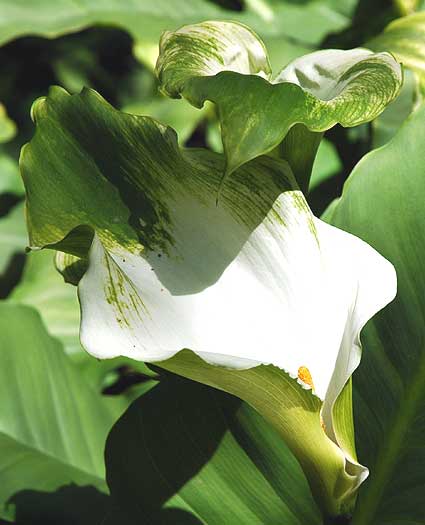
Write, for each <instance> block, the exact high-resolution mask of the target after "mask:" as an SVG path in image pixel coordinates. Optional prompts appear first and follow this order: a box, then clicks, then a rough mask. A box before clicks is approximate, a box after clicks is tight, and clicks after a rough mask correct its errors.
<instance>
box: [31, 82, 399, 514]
mask: <svg viewBox="0 0 425 525" xmlns="http://www.w3.org/2000/svg"><path fill="white" fill-rule="evenodd" d="M33 116H34V118H35V120H36V123H37V131H36V134H35V137H34V138H33V140H32V141H31V143H30V144H29V145H27V146H26V147H25V148H24V150H23V152H22V157H21V170H22V175H23V178H24V182H25V185H26V191H27V195H28V203H27V209H28V226H29V231H30V244H31V246H33V247H54V248H57V249H60V250H63V251H66V252H68V253H71V254H76V255H79V256H87V252H88V250H89V248H90V244H91V248H90V253H89V267H88V270H87V272H86V273H85V275H84V276H83V278H82V280H81V281H80V284H79V298H80V302H81V306H82V314H83V315H82V327H81V337H82V342H83V345H84V346H85V348H86V349H87V350H88V351H89V352H90V353H91V354H92V355H94V356H96V357H99V358H112V357H116V356H119V355H122V356H127V357H130V358H134V359H139V360H142V361H148V362H159V361H160V362H161V363H160V366H163V367H165V368H171V369H172V370H173V371H177V372H179V373H181V374H183V375H186V376H188V377H190V378H192V379H195V380H198V381H202V382H205V383H207V384H211V385H214V386H215V387H217V388H221V389H223V390H226V391H229V392H231V393H234V394H236V395H238V396H239V397H241V398H242V399H245V400H247V401H248V402H249V403H250V404H251V405H253V406H254V407H255V408H256V409H257V410H258V411H259V412H260V413H261V414H263V415H264V416H265V417H266V418H267V419H268V420H269V422H270V423H271V424H272V425H273V426H274V427H275V428H276V429H277V430H278V432H280V434H281V435H282V437H283V438H284V439H285V440H286V441H287V443H288V445H289V446H290V448H291V450H292V451H293V453H294V454H295V455H296V456H297V458H298V459H299V461H300V462H301V464H302V465H303V467H304V470H305V472H306V475H307V477H308V478H309V482H310V484H311V487H312V490H313V492H314V495H315V497H316V498H317V500H318V502H319V504H320V505H322V507H323V508H324V511H325V512H327V513H330V514H337V513H339V512H341V511H342V510H344V509H345V508H346V507H347V506H348V505H350V504H351V498H352V495H353V491H355V489H356V487H357V486H358V484H359V483H360V482H361V481H362V480H363V479H364V477H365V475H366V470H365V469H364V467H362V466H360V465H359V464H358V463H357V462H356V459H355V457H353V455H352V454H351V452H350V450H351V448H352V447H351V448H350V450H347V451H345V450H341V449H339V448H338V447H337V446H336V443H337V435H336V433H335V431H334V430H335V429H336V427H335V429H334V423H333V417H332V408H333V404H334V402H335V400H336V399H337V397H338V396H339V394H340V392H341V391H342V389H343V387H344V385H345V383H346V382H347V380H348V379H349V377H350V375H351V373H352V371H353V370H354V369H355V368H356V366H357V364H358V361H359V359H360V345H359V342H358V334H359V331H360V330H361V328H362V326H363V325H364V324H365V322H366V321H367V320H368V319H369V318H370V317H371V316H372V315H373V314H374V313H375V312H376V311H377V310H379V309H380V308H382V307H383V306H384V305H385V304H387V303H388V302H389V301H390V300H391V299H392V298H393V297H394V294H395V276H394V272H393V268H392V267H391V265H389V264H388V263H387V261H385V260H384V259H383V258H381V257H380V256H379V255H378V254H377V253H376V252H374V251H373V250H371V248H370V247H369V246H367V245H366V244H364V243H362V242H361V241H360V240H358V239H356V238H354V237H352V236H348V235H346V234H345V233H343V232H341V231H339V230H337V229H335V228H331V227H330V226H328V225H326V224H324V223H322V222H320V221H318V220H317V219H315V218H314V217H313V216H312V214H311V212H310V210H309V208H308V206H307V205H306V202H305V200H304V197H303V196H302V194H301V192H300V191H299V190H298V189H297V187H296V184H295V181H294V179H293V176H292V173H291V171H290V169H289V167H288V165H287V163H286V162H284V161H281V160H276V159H273V158H271V157H266V156H264V157H260V158H258V159H256V160H255V161H253V162H251V163H249V164H247V165H246V166H243V167H242V168H241V169H240V170H238V171H237V172H236V173H235V174H234V176H233V177H232V178H231V180H230V181H229V183H228V184H227V185H226V187H225V188H224V189H223V194H222V201H221V203H220V205H219V206H217V205H216V201H215V195H216V191H217V188H218V185H219V181H220V178H221V173H222V169H223V160H224V159H223V158H222V156H221V155H217V154H214V153H211V152H208V151H205V150H201V149H194V150H180V149H179V148H178V145H177V139H176V135H175V133H174V132H173V130H171V129H170V128H167V127H165V126H163V125H161V124H159V123H158V122H156V121H154V120H152V119H149V118H147V117H137V116H133V115H127V114H125V113H121V112H119V111H116V110H114V109H113V108H112V107H111V106H110V105H108V104H107V103H106V102H105V101H104V100H103V99H102V98H101V97H100V96H99V95H98V94H97V93H95V92H93V91H91V90H85V91H83V92H82V94H81V95H74V96H69V95H68V94H67V93H66V92H64V91H63V90H62V89H60V88H53V89H52V90H51V92H50V95H49V97H48V98H46V99H40V100H39V101H37V102H36V103H35V105H34V107H33ZM64 151H66V155H64V154H63V152H64ZM53 181H54V184H53ZM93 232H94V236H93ZM253 297H255V303H253V300H252V298H253ZM324 297H325V298H326V302H324V299H323V298H324ZM212 319H213V320H214V321H213V322H212ZM282 320H285V321H284V324H282ZM306 323H307V325H308V326H309V330H305V326H306ZM185 348H189V349H191V350H193V351H194V352H196V353H197V354H199V356H200V357H198V356H197V355H195V354H194V353H193V352H191V351H189V350H187V351H186V352H182V353H179V351H180V350H182V349H185ZM176 354H178V355H176ZM169 358H171V360H168V359H169ZM164 360H167V361H164ZM269 363H271V365H269ZM261 364H263V365H262V366H260V365H261ZM266 365H269V366H266ZM272 365H275V366H272ZM223 367H226V368H230V369H229V370H226V369H225V368H223ZM277 367H279V368H277ZM297 377H298V381H297ZM264 382H269V383H271V385H273V388H272V387H271V386H270V388H268V389H266V390H265V389H264ZM313 384H314V393H312V391H311V388H312V387H313ZM303 387H304V388H307V390H305V389H304V388H303ZM316 396H317V397H316ZM322 405H323V406H322ZM277 407H279V408H278V409H277ZM321 415H322V417H323V419H324V424H325V429H326V432H324V431H323V429H322V426H321V422H320V416H321ZM312 436H314V439H313V437H312ZM352 438H353V436H351V439H352ZM344 439H345V437H344ZM352 445H353V443H352Z"/></svg>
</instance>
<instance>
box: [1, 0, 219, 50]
mask: <svg viewBox="0 0 425 525" xmlns="http://www.w3.org/2000/svg"><path fill="white" fill-rule="evenodd" d="M52 13H54V16H52ZM224 13H227V12H226V11H224V10H223V9H220V8H219V7H217V6H215V5H214V4H212V3H211V2H207V1H205V0H173V1H172V2H171V3H170V1H169V0H155V2H152V0H139V1H138V2H134V1H131V0H103V1H102V2H92V1H91V0H80V1H79V2H78V3H77V2H74V1H73V0H54V1H53V0H38V1H37V2H36V3H34V2H32V3H29V2H28V1H27V0H2V1H1V18H0V44H4V43H5V42H8V41H9V40H12V39H14V38H17V37H20V36H23V35H39V36H45V37H49V38H55V37H57V36H59V35H62V34H64V33H71V32H75V31H80V30H81V29H83V28H86V27H89V26H91V25H94V24H104V25H105V24H108V25H112V26H117V27H121V28H123V29H125V30H126V31H128V32H129V33H130V34H131V35H132V36H133V37H134V38H136V39H137V37H138V36H140V37H141V38H144V39H147V40H148V41H151V42H157V41H158V39H159V36H160V34H161V32H162V31H163V30H164V29H165V28H167V27H178V26H180V25H183V24H186V23H188V22H189V21H191V22H195V21H200V20H202V19H205V18H209V17H216V16H220V15H221V16H223V14H224Z"/></svg>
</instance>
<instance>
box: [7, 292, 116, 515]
mask: <svg viewBox="0 0 425 525" xmlns="http://www.w3.org/2000/svg"><path fill="white" fill-rule="evenodd" d="M0 375H1V378H0V379H1V380H0V395H1V399H2V408H1V410H0V478H1V484H0V504H1V515H3V516H4V517H7V516H12V515H13V514H15V513H16V514H17V516H19V515H22V517H24V516H25V518H26V519H24V520H23V522H25V523H29V522H30V523H32V522H34V523H35V522H36V520H37V519H38V520H42V519H44V520H45V522H49V521H48V520H53V521H52V522H56V523H58V522H60V523H66V524H68V523H69V524H70V523H75V521H72V519H75V515H77V516H78V515H80V517H81V516H85V515H86V514H87V515H88V516H90V517H91V520H92V521H91V523H93V522H94V520H95V519H99V513H106V511H105V508H104V506H103V505H104V504H102V506H98V503H99V500H100V501H102V499H103V498H102V494H101V493H105V492H107V488H106V486H105V482H104V466H103V458H102V451H103V444H104V441H105V438H106V435H107V433H108V431H109V429H110V428H111V426H112V424H113V422H114V419H115V417H116V415H117V412H115V411H114V412H112V411H111V410H110V409H109V408H108V406H107V404H106V403H105V402H104V401H103V400H102V399H101V397H100V396H99V395H98V394H97V393H96V392H95V391H93V390H91V389H90V388H89V387H88V386H87V385H86V384H85V383H84V380H83V379H82V376H81V375H80V374H79V372H78V370H77V369H76V368H75V367H74V366H73V364H72V363H71V361H69V359H68V358H67V357H66V355H65V354H64V353H63V350H62V347H61V345H60V344H59V342H58V341H57V340H55V339H53V338H52V337H50V336H49V335H48V333H47V332H46V329H45V328H44V326H43V324H42V322H41V320H40V317H39V316H38V314H37V313H36V312H35V310H33V309H32V308H30V307H26V306H20V305H12V304H8V303H5V302H3V303H1V304H0ZM61 491H62V492H61ZM99 491H100V492H99ZM67 492H68V496H69V497H68V498H66V497H65V496H66V493H67ZM87 492H88V493H89V494H92V496H93V497H91V498H89V497H86V505H87V507H84V504H83V503H82V501H84V495H85V494H86V493H87ZM64 493H65V494H64ZM49 494H51V496H50V497H49ZM61 494H62V496H61ZM61 498H62V499H61ZM81 498H83V499H81ZM58 500H59V501H62V504H63V505H64V506H63V507H62V508H61V507H59V508H57V507H56V506H55V501H58ZM49 502H50V504H49ZM8 503H9V505H7V504H8ZM78 505H80V507H79V508H75V507H76V506H78ZM55 507H56V508H55ZM52 514H53V515H52ZM88 522H89V521H86V523H88ZM78 523H80V522H78ZM83 523H84V521H83Z"/></svg>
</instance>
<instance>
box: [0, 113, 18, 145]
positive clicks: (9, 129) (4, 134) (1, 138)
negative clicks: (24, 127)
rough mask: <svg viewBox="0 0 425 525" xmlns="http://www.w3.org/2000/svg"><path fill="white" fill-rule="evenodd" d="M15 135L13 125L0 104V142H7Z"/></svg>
mask: <svg viewBox="0 0 425 525" xmlns="http://www.w3.org/2000/svg"><path fill="white" fill-rule="evenodd" d="M15 133H16V126H15V123H14V122H13V121H12V120H10V118H9V117H8V116H7V113H6V109H5V107H4V106H3V104H0V142H7V141H8V140H10V139H12V138H13V137H14V136H15Z"/></svg>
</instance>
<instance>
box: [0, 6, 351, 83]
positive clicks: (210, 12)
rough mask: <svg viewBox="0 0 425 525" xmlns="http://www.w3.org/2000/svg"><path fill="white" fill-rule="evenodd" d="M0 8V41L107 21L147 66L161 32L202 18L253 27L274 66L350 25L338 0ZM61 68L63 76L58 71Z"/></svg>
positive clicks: (50, 34) (153, 57)
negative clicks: (240, 6) (234, 6)
mask: <svg viewBox="0 0 425 525" xmlns="http://www.w3.org/2000/svg"><path fill="white" fill-rule="evenodd" d="M1 10H2V11H1V18H0V45H1V44H4V43H5V42H7V41H9V40H12V39H14V38H18V37H20V36H25V35H40V36H46V37H49V38H53V37H57V36H60V35H62V34H66V33H71V32H75V31H79V30H81V29H83V28H86V27H89V26H91V25H95V24H97V25H99V24H102V25H106V24H107V25H113V26H117V27H120V28H122V29H124V30H126V31H128V32H129V33H130V34H131V36H132V37H133V38H134V39H135V41H136V46H135V54H136V56H137V57H138V58H139V59H140V60H141V61H142V63H144V64H147V65H148V66H150V67H152V66H153V65H154V64H155V60H156V57H157V54H158V40H159V37H160V35H161V33H162V32H163V31H165V30H170V29H177V28H178V27H180V26H182V25H184V24H190V23H195V22H201V21H203V20H207V19H213V18H214V19H222V20H225V19H228V18H230V19H232V20H236V21H240V22H242V23H245V24H248V25H250V26H252V27H253V28H254V29H255V30H256V31H257V32H258V33H259V34H260V35H261V36H262V37H263V38H264V40H265V42H266V43H267V46H268V49H269V51H270V54H271V58H272V61H273V63H274V64H276V65H283V64H285V63H287V62H289V61H290V60H293V59H294V58H296V57H298V56H301V55H303V54H305V53H307V52H308V51H309V50H311V48H312V46H317V45H318V44H319V43H320V42H321V41H322V40H323V38H324V37H325V36H326V35H327V34H328V33H330V32H338V31H341V30H343V29H344V28H345V27H347V26H348V25H349V24H350V17H349V12H347V9H342V8H341V2H334V1H329V0H317V1H311V2H308V3H307V4H306V5H296V4H294V3H293V2H290V1H283V0H279V1H273V0H256V1H252V0H250V1H249V2H247V3H246V6H245V9H244V11H243V12H241V13H239V12H235V11H230V10H227V9H222V8H219V7H218V6H217V5H214V4H213V2H210V1H208V0H172V1H171V2H170V0H157V1H155V2H153V1H152V0H139V1H138V2H134V1H132V0H121V1H118V0H103V1H102V2H101V3H99V2H97V3H93V2H91V1H90V0H83V1H82V2H78V4H76V3H75V2H72V1H71V0H59V1H53V0H42V1H38V2H37V4H36V5H34V4H31V3H28V2H25V1H23V0H19V1H16V0H2V3H1ZM53 11H54V12H55V16H54V17H52V15H51V13H52V12H53ZM348 11H349V10H348ZM61 67H62V65H61V64H59V68H61ZM61 72H62V73H64V74H65V75H67V74H68V71H66V70H65V71H63V69H62V71H61ZM74 73H75V71H74V72H72V76H73V75H74Z"/></svg>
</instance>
